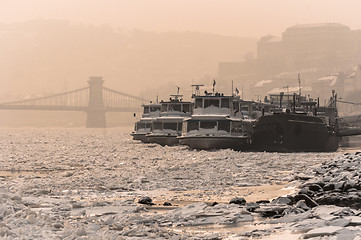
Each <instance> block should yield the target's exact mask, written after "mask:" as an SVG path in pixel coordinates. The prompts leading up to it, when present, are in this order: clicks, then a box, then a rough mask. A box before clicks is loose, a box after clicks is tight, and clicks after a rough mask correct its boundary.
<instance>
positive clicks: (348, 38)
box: [257, 23, 361, 71]
mask: <svg viewBox="0 0 361 240" xmlns="http://www.w3.org/2000/svg"><path fill="white" fill-rule="evenodd" d="M360 60H361V30H351V29H350V28H349V27H348V26H345V25H342V24H338V23H324V24H305V25H295V26H292V27H289V28H287V29H286V31H285V32H284V33H283V34H282V38H278V37H274V36H266V37H263V38H261V39H260V41H259V42H258V45H257V61H258V64H259V65H260V66H264V67H265V68H267V69H270V68H271V69H274V70H280V71H293V70H298V69H303V68H312V67H332V66H339V67H343V66H347V65H349V64H350V63H355V62H359V61H360ZM271 69H270V70H271Z"/></svg>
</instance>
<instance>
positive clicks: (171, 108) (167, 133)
mask: <svg viewBox="0 0 361 240" xmlns="http://www.w3.org/2000/svg"><path fill="white" fill-rule="evenodd" d="M182 97H183V96H182V95H179V90H178V93H177V94H176V95H171V97H170V99H169V101H165V102H164V101H162V102H161V113H160V116H159V117H157V118H156V119H154V120H153V121H152V123H151V129H150V132H149V133H148V134H147V135H146V138H147V139H148V141H149V142H154V143H158V144H160V145H162V146H164V145H170V146H171V145H176V144H178V143H179V141H178V139H177V137H178V136H180V135H181V133H182V122H183V119H184V118H185V117H189V116H191V115H192V108H193V107H192V102H186V101H183V99H182Z"/></svg>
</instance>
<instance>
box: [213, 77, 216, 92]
mask: <svg viewBox="0 0 361 240" xmlns="http://www.w3.org/2000/svg"><path fill="white" fill-rule="evenodd" d="M215 86H216V80H215V79H213V96H214V87H215Z"/></svg>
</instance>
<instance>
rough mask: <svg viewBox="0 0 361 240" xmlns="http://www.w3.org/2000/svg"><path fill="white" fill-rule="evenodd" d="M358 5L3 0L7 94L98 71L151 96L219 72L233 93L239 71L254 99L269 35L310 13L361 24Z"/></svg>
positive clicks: (116, 84) (206, 80)
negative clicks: (260, 48)
mask: <svg viewBox="0 0 361 240" xmlns="http://www.w3.org/2000/svg"><path fill="white" fill-rule="evenodd" d="M359 6H361V2H359V1H356V0H349V1H347V2H340V1H336V0H331V1H330V0H328V1H326V0H318V1H311V0H305V1H286V0H273V1H269V0H255V1H251V0H243V1H237V0H228V1H220V0H208V1H199V0H198V1H197V0H196V1H190V0H182V1H181V0H173V1H166V0H153V1H147V0H119V1H117V0H104V1H99V0H77V1H70V0H63V1H60V0H31V1H28V0H11V1H10V0H4V1H0V13H1V14H0V27H1V28H0V29H1V31H0V52H1V53H2V54H1V57H0V79H1V80H0V81H1V84H2V88H1V89H0V102H7V101H13V100H21V99H24V98H31V97H39V96H47V95H51V94H54V93H60V92H65V91H70V90H74V89H77V88H81V87H86V86H87V80H88V78H89V77H90V76H103V77H104V80H105V81H106V82H105V85H106V86H107V87H109V88H112V89H115V90H118V91H121V92H126V93H128V94H131V95H137V96H141V97H144V98H147V99H152V100H155V97H156V96H157V95H158V96H159V99H168V97H169V94H174V93H175V92H176V86H180V87H181V93H182V94H184V95H185V98H187V99H189V97H190V92H191V91H190V85H191V84H199V83H201V84H205V86H209V87H211V84H212V81H213V79H217V90H218V91H221V92H224V93H225V94H230V92H231V84H233V83H232V82H233V80H234V86H235V87H238V88H239V89H243V87H244V88H245V98H246V99H254V98H255V93H251V91H249V90H250V85H251V84H252V83H254V82H255V81H259V80H261V79H263V78H264V79H268V78H272V77H273V76H271V75H266V74H263V75H262V76H258V75H257V73H259V72H261V71H262V69H261V68H257V70H255V69H256V68H255V67H254V66H255V64H254V62H255V61H254V60H255V59H256V58H257V41H258V40H259V39H260V38H261V37H262V36H265V35H269V34H271V35H275V36H282V33H283V32H284V31H285V30H286V29H287V28H289V27H291V26H294V25H298V24H312V23H340V24H343V25H346V26H348V27H350V28H351V29H352V30H356V29H361V21H359V19H358V14H359V12H358V11H359V10H358V9H359ZM277 61H278V59H277ZM220 62H230V63H240V62H245V63H246V64H245V65H243V68H241V69H237V71H236V72H237V73H236V74H240V73H241V74H243V75H242V76H239V75H238V76H233V75H232V71H233V70H235V69H233V70H229V73H230V76H229V77H225V78H223V79H222V78H218V77H219V76H220V74H219V63H220ZM248 63H249V64H248ZM247 64H248V65H247ZM237 66H238V65H237ZM230 67H231V66H230ZM231 68H232V67H231ZM236 68H237V67H236ZM334 69H336V68H334ZM297 70H299V69H297ZM282 71H287V70H284V69H283V70H281V72H282ZM332 71H334V70H329V71H323V72H322V71H320V73H319V75H320V76H321V74H325V75H327V74H331V73H332ZM276 74H278V73H276ZM290 75H291V76H292V77H291V80H292V78H295V79H296V77H297V74H294V73H293V72H291V73H290ZM320 76H318V75H317V77H320ZM322 76H323V75H322ZM314 78H316V75H315V77H314ZM286 80H287V79H286ZM309 80H315V79H305V81H309ZM294 82H296V81H293V80H292V82H291V84H293V83H294ZM279 84H281V83H279ZM282 84H283V85H285V83H282ZM287 84H289V83H287ZM283 85H282V86H283ZM260 94H262V95H266V92H257V95H260ZM0 114H1V113H0ZM2 115H3V114H2Z"/></svg>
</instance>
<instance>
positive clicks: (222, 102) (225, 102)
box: [221, 98, 229, 108]
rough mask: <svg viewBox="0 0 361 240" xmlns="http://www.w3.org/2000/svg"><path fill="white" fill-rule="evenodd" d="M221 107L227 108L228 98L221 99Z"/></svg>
mask: <svg viewBox="0 0 361 240" xmlns="http://www.w3.org/2000/svg"><path fill="white" fill-rule="evenodd" d="M221 108H229V98H222V99H221Z"/></svg>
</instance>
